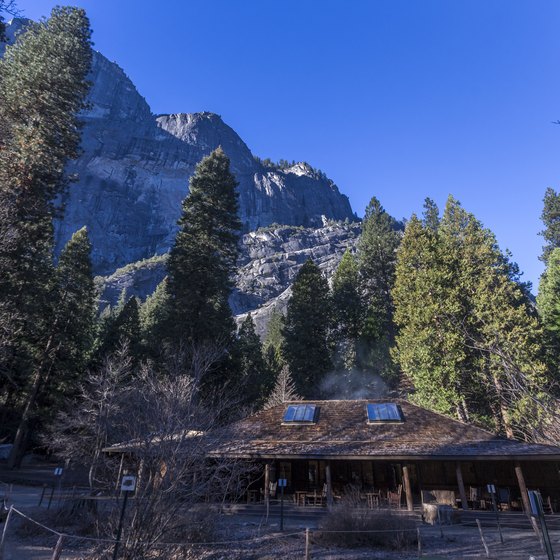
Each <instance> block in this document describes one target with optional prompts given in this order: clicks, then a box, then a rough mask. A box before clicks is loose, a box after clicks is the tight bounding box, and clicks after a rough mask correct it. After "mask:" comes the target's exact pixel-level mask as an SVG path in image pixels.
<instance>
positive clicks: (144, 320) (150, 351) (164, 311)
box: [140, 277, 171, 359]
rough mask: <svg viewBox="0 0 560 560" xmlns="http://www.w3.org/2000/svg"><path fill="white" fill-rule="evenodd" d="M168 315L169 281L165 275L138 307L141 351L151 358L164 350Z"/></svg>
mask: <svg viewBox="0 0 560 560" xmlns="http://www.w3.org/2000/svg"><path fill="white" fill-rule="evenodd" d="M170 315H171V307H170V304H169V282H168V279H167V277H165V278H164V279H163V280H162V281H161V282H160V283H159V284H158V285H157V287H156V289H155V290H154V293H153V294H151V295H149V296H148V297H147V298H146V301H145V302H144V303H143V304H142V305H141V307H140V332H141V340H142V348H143V353H144V354H145V355H146V356H148V357H150V358H152V359H157V358H159V357H161V355H162V352H163V351H164V342H165V340H166V339H167V338H168V336H167V329H168V328H169V317H170Z"/></svg>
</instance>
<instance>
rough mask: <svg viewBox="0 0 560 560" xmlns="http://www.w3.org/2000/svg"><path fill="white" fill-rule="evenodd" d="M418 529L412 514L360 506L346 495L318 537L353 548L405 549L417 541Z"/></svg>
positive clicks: (336, 506) (327, 517)
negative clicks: (409, 515) (404, 514)
mask: <svg viewBox="0 0 560 560" xmlns="http://www.w3.org/2000/svg"><path fill="white" fill-rule="evenodd" d="M415 529H416V523H415V522H414V521H413V520H412V519H410V518H408V517H405V516H403V515H399V514H395V513H392V512H391V511H389V510H370V509H364V508H357V507H356V503H355V501H354V500H353V499H352V497H350V499H348V498H343V500H342V502H341V503H340V504H337V505H335V506H334V507H333V509H332V510H331V511H330V512H329V514H328V515H327V516H326V517H325V520H324V521H323V523H322V524H321V527H320V530H319V531H318V532H317V533H316V540H317V542H318V543H319V544H330V545H338V546H344V547H351V548H352V547H379V548H386V549H392V550H402V549H405V548H409V547H412V546H415V545H416V544H417V538H416V531H415ZM329 531H337V532H332V533H331V532H329ZM338 531H348V532H338ZM357 531H363V532H357ZM367 531H376V532H367Z"/></svg>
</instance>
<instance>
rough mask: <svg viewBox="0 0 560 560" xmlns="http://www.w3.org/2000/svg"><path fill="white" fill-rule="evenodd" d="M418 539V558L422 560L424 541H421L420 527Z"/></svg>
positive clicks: (417, 528)
mask: <svg viewBox="0 0 560 560" xmlns="http://www.w3.org/2000/svg"><path fill="white" fill-rule="evenodd" d="M416 539H417V540H418V558H422V541H421V540H420V527H416Z"/></svg>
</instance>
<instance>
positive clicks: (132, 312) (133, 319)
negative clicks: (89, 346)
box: [93, 290, 142, 367]
mask: <svg viewBox="0 0 560 560" xmlns="http://www.w3.org/2000/svg"><path fill="white" fill-rule="evenodd" d="M121 346H126V348H127V352H128V354H129V355H130V357H131V359H132V360H133V361H134V362H135V363H137V362H138V361H139V360H140V358H141V357H142V349H141V327H140V305H139V302H138V299H136V298H135V297H132V298H129V299H128V298H127V297H126V290H123V291H122V292H121V295H120V297H119V301H118V303H117V305H116V307H114V308H107V309H105V310H104V312H103V313H102V314H101V317H100V325H99V331H98V339H97V342H96V352H95V355H94V360H93V363H94V365H95V366H97V367H99V366H100V365H101V363H102V362H103V360H104V359H105V358H106V357H107V356H109V355H111V354H114V353H115V352H116V351H117V349H118V348H120V347H121Z"/></svg>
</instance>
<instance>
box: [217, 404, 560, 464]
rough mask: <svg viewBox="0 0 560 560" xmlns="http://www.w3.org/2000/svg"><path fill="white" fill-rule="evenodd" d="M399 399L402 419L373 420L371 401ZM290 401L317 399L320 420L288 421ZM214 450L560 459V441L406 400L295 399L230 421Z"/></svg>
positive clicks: (276, 455)
mask: <svg viewBox="0 0 560 560" xmlns="http://www.w3.org/2000/svg"><path fill="white" fill-rule="evenodd" d="M386 402H395V403H397V404H398V405H399V406H400V407H401V410H402V413H403V416H404V421H403V422H387V423H384V422H380V423H368V419H367V413H366V405H367V404H368V403H386ZM289 404H314V405H316V407H317V408H318V409H319V410H318V415H317V421H316V422H315V423H311V424H310V423H306V424H297V423H296V424H287V423H285V422H283V416H284V412H285V410H286V407H287V406H288V405H289ZM218 439H219V441H220V442H221V443H220V444H218V445H217V446H216V447H215V448H214V449H213V450H212V451H211V453H210V454H211V455H213V456H220V457H238V458H262V459H282V458H291V459H297V458H299V459H367V458H371V459H392V460H396V459H399V460H406V459H408V460H412V459H414V460H433V459H439V460H457V459H463V460H485V459H486V460H512V459H517V460H556V461H559V460H560V447H555V446H551V445H540V444H531V443H524V442H520V441H516V440H513V439H506V438H501V437H497V436H496V435H494V434H492V433H491V432H488V431H486V430H482V429H480V428H476V427H474V426H470V425H468V424H464V423H462V422H459V421H457V420H453V419H451V418H448V417H446V416H442V415H440V414H437V413H435V412H431V411H429V410H426V409H424V408H421V407H419V406H415V405H413V404H411V403H409V402H407V401H402V400H394V399H391V401H388V400H369V401H366V400H344V401H337V400H332V401H293V402H290V403H286V404H282V405H279V406H275V407H273V408H270V409H268V410H264V411H262V412H258V413H257V414H254V415H252V416H249V417H247V418H244V419H243V420H240V421H238V422H235V423H233V424H231V425H230V426H228V428H227V430H226V432H225V433H224V434H223V437H221V438H218Z"/></svg>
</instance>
